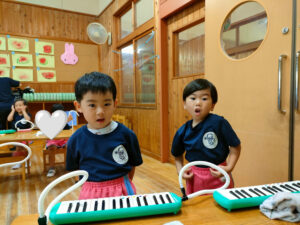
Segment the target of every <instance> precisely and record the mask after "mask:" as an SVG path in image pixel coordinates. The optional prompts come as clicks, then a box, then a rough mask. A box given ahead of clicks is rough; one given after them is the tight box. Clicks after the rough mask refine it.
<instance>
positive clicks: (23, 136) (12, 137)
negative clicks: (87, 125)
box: [0, 126, 80, 143]
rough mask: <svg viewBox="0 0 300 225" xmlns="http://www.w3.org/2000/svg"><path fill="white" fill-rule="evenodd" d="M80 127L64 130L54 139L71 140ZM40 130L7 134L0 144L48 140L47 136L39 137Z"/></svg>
mask: <svg viewBox="0 0 300 225" xmlns="http://www.w3.org/2000/svg"><path fill="white" fill-rule="evenodd" d="M79 127H80V126H76V127H74V128H73V129H72V128H71V129H70V130H62V131H61V132H60V133H59V134H58V135H57V136H56V137H55V138H54V139H61V138H69V137H71V135H72V134H73V133H74V132H75V131H76V129H78V128H79ZM38 131H39V130H31V131H23V132H15V133H13V134H5V135H1V136H0V143H3V142H11V141H34V140H48V139H49V138H48V137H47V136H45V135H39V136H37V135H36V134H37V132H38Z"/></svg>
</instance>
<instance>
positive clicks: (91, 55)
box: [0, 34, 99, 83]
mask: <svg viewBox="0 0 300 225" xmlns="http://www.w3.org/2000/svg"><path fill="white" fill-rule="evenodd" d="M13 40H23V41H24V43H25V45H26V46H27V47H28V48H27V47H24V46H21V45H20V44H18V42H17V41H15V42H14V44H13V45H12V44H11V43H12V41H13ZM37 42H39V43H46V44H47V45H48V46H50V47H52V48H53V52H51V48H50V49H47V51H45V53H37V52H36V51H37V48H36V43H37ZM66 43H68V44H73V46H74V53H75V55H76V56H77V57H78V61H77V63H76V64H65V63H64V62H63V61H62V60H61V55H62V54H63V53H64V52H65V44H66ZM22 47H24V48H23V50H22ZM22 56H24V57H22ZM41 56H44V57H43V58H46V59H47V62H48V61H49V64H47V65H43V62H44V61H43V60H45V59H40V58H41ZM1 59H2V62H1ZM22 59H25V60H22ZM3 61H5V62H3ZM31 71H32V72H31ZM41 71H43V78H44V79H41V77H42V76H41ZM47 71H49V72H48V73H46V72H47ZM92 71H99V51H98V45H95V44H87V43H81V42H65V41H58V40H46V39H37V38H29V37H22V36H13V35H9V36H7V35H4V34H3V35H1V34H0V77H4V76H8V77H10V78H14V77H13V74H14V75H15V74H18V73H19V72H25V73H27V75H26V79H28V80H26V79H25V80H21V81H22V82H40V83H45V82H53V83H55V82H66V81H68V82H70V81H71V82H73V81H74V82H75V81H76V80H77V79H78V78H79V77H80V76H82V75H83V74H85V73H88V72H92ZM47 74H50V75H52V76H53V74H54V75H55V79H52V80H51V78H49V77H48V75H47ZM19 77H21V78H20V79H24V78H22V75H20V76H19ZM38 78H39V79H38Z"/></svg>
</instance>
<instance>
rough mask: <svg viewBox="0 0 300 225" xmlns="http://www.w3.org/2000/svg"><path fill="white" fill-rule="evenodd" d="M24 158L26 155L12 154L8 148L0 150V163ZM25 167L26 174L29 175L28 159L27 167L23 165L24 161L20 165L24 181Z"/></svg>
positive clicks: (28, 161)
mask: <svg viewBox="0 0 300 225" xmlns="http://www.w3.org/2000/svg"><path fill="white" fill-rule="evenodd" d="M24 158H26V156H12V152H11V151H10V150H9V149H1V150H0V164H4V163H11V162H17V161H21V160H23V159H24ZM26 169H27V175H30V159H28V160H27V168H26V167H25V162H24V163H22V165H21V175H22V180H23V181H25V178H26Z"/></svg>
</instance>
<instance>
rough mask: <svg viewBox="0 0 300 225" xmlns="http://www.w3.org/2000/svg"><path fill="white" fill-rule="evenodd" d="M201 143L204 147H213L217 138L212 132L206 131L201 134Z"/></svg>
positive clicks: (216, 143)
mask: <svg viewBox="0 0 300 225" xmlns="http://www.w3.org/2000/svg"><path fill="white" fill-rule="evenodd" d="M202 142H203V145H204V146H205V147H206V148H209V149H214V148H215V147H216V146H217V145H218V138H217V135H216V134H215V133H214V132H211V131H210V132H207V133H205V134H204V136H203V140H202Z"/></svg>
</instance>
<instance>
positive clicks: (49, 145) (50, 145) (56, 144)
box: [46, 104, 73, 177]
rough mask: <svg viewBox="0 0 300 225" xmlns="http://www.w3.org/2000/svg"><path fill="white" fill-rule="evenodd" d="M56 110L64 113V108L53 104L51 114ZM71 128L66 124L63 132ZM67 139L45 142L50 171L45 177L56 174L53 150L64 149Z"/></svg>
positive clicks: (70, 117) (70, 118)
mask: <svg viewBox="0 0 300 225" xmlns="http://www.w3.org/2000/svg"><path fill="white" fill-rule="evenodd" d="M56 110H62V111H64V106H63V105H62V104H53V105H52V108H51V114H52V113H54V112H55V111H56ZM72 119H73V118H72V115H71V114H70V115H69V116H68V122H69V121H71V120H72ZM70 128H71V127H70V126H69V124H66V126H65V127H64V130H69V129H70ZM67 141H68V140H67V139H54V140H47V142H46V151H49V165H50V169H49V170H48V173H47V177H53V176H54V175H55V173H56V171H55V168H54V164H55V154H54V152H53V151H54V150H56V149H58V148H64V147H65V145H66V144H67Z"/></svg>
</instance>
